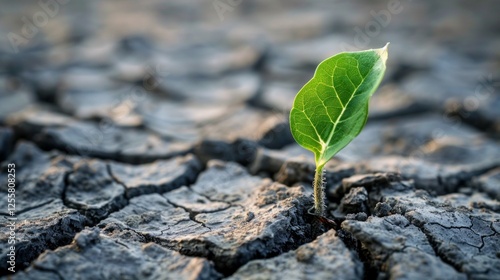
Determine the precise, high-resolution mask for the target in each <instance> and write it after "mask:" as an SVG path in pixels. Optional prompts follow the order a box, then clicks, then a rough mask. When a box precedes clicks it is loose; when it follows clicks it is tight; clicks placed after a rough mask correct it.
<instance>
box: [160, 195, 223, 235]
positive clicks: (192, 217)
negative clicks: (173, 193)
mask: <svg viewBox="0 0 500 280" xmlns="http://www.w3.org/2000/svg"><path fill="white" fill-rule="evenodd" d="M165 200H167V202H168V203H170V204H171V205H173V206H174V207H177V208H181V209H183V210H184V211H186V212H187V213H188V214H189V219H190V220H191V221H193V222H195V223H197V224H200V225H201V226H202V227H204V228H207V229H208V230H209V231H212V229H211V228H210V227H208V226H207V225H205V223H203V222H200V221H198V220H196V215H198V214H200V213H206V212H196V211H192V210H191V209H189V208H187V207H184V206H181V205H179V204H176V203H173V202H172V201H170V200H169V199H167V198H165ZM228 208H229V207H228ZM226 209H227V208H226ZM208 213H209V212H208ZM212 213H213V212H212Z"/></svg>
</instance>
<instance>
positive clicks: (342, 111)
mask: <svg viewBox="0 0 500 280" xmlns="http://www.w3.org/2000/svg"><path fill="white" fill-rule="evenodd" d="M388 45H389V44H387V45H386V46H385V47H383V48H381V49H373V50H367V51H360V52H343V53H339V54H337V55H334V56H332V57H330V58H327V59H326V60H324V61H323V62H321V63H320V64H319V65H318V68H317V69H316V72H315V73H314V76H313V78H312V79H311V80H310V81H309V82H307V84H305V85H304V87H303V88H302V89H301V90H300V91H299V92H298V93H297V96H295V100H294V102H293V107H292V110H291V112H290V127H291V131H292V135H293V137H294V138H295V141H297V143H299V145H301V146H302V147H304V148H306V149H308V150H310V151H312V152H313V153H314V155H315V159H316V165H317V166H324V165H325V163H326V162H327V161H329V160H330V159H331V158H332V157H333V156H334V155H335V154H336V153H337V152H339V151H340V150H341V149H342V148H344V147H345V146H346V145H347V144H349V142H351V141H352V140H353V139H354V138H355V137H356V136H357V135H358V134H359V133H360V132H361V130H362V129H363V127H364V126H365V123H366V120H367V118H368V103H369V100H370V96H372V94H373V93H374V92H375V90H376V89H377V87H378V86H379V84H380V82H381V81H382V78H383V76H384V72H385V61H386V60H387V46H388Z"/></svg>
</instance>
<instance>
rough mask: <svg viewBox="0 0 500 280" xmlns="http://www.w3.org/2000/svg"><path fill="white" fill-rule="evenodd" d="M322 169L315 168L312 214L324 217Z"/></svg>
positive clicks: (320, 167) (319, 167)
mask: <svg viewBox="0 0 500 280" xmlns="http://www.w3.org/2000/svg"><path fill="white" fill-rule="evenodd" d="M323 167H324V165H320V166H317V167H316V173H315V174H314V182H313V186H314V214H316V215H318V216H324V214H325V190H324V188H323Z"/></svg>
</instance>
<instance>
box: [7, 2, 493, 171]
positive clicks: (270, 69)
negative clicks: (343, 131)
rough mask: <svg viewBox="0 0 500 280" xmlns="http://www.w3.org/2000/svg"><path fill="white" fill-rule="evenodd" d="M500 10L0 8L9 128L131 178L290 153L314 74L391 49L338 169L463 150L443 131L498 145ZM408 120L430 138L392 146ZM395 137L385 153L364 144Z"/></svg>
mask: <svg viewBox="0 0 500 280" xmlns="http://www.w3.org/2000/svg"><path fill="white" fill-rule="evenodd" d="M499 11H500V2H498V1H494V0H489V1H411V0H401V1H399V0H383V1H373V0H371V1H368V0H366V1H347V0H334V1H303V0H301V1H298V0H287V1H251V0H205V1H201V0H182V1H181V0H170V1H156V0H154V1H142V2H139V1H129V0H122V1H96V0H88V1H76V0H72V1H71V0H60V1H56V0H40V1H8V0H2V1H0V124H2V126H3V127H4V128H2V129H3V130H4V131H5V129H7V130H8V131H10V129H13V131H14V134H13V135H14V138H16V139H17V138H25V139H28V140H31V141H34V142H35V143H37V144H38V145H39V146H41V147H43V148H46V149H52V148H55V149H59V150H63V151H66V152H68V153H71V154H81V155H89V156H96V157H101V158H111V159H117V160H122V161H127V162H134V163H136V162H147V161H151V160H154V159H157V158H168V157H171V156H173V155H177V154H181V153H185V152H186V151H188V150H190V149H192V148H193V147H194V145H195V144H196V143H199V141H200V140H201V139H214V140H221V141H223V142H233V141H236V140H237V139H250V140H255V141H256V142H258V143H259V145H261V146H263V147H267V148H270V149H281V148H284V147H287V146H288V145H290V144H292V143H293V139H292V138H291V135H290V133H289V131H288V124H287V119H288V111H289V110H290V107H291V105H292V102H293V98H294V96H295V94H296V93H297V91H298V90H299V89H300V88H301V86H302V85H303V84H304V83H305V82H307V81H308V80H309V79H310V78H311V76H312V74H313V73H314V69H315V67H316V65H317V64H318V63H319V62H320V61H322V60H324V59H325V58H327V57H329V56H331V55H334V54H336V53H338V52H340V51H347V50H360V49H369V48H380V47H382V46H384V45H385V44H386V43H387V42H391V44H390V47H389V60H388V68H387V69H388V70H387V73H386V77H385V79H384V82H383V85H382V87H381V88H380V89H379V91H378V92H377V93H376V94H375V96H374V98H373V100H372V104H371V108H370V121H369V125H368V127H372V132H367V133H364V135H366V136H365V138H364V139H363V138H362V139H361V140H359V141H358V142H359V145H358V146H356V145H353V146H352V148H351V150H350V151H349V150H346V151H344V152H343V153H342V154H340V156H341V157H342V156H343V157H344V158H345V159H354V160H356V159H362V158H363V157H366V156H368V155H373V154H376V153H385V154H401V155H403V156H408V155H412V154H414V153H415V152H419V151H420V152H421V151H422V149H421V148H418V147H421V146H422V145H423V144H426V143H428V142H429V141H430V140H429V138H440V137H443V135H455V134H453V133H451V132H449V131H448V129H447V127H454V128H457V129H459V130H460V131H461V133H462V132H463V131H464V130H467V133H465V134H467V137H468V136H470V135H473V136H474V137H475V136H477V135H480V136H481V139H483V138H482V137H486V139H488V141H489V142H490V143H491V142H497V141H498V139H499V137H500V96H499V88H500V79H499V78H500V75H499V74H500V73H499V68H500V52H499V50H500V36H498V35H499V32H500V17H499V16H498V12H499ZM426 116H432V117H430V119H431V121H429V119H426V120H424V121H419V120H420V119H422V118H425V117H426ZM407 120H409V121H408V123H411V126H410V127H407V131H406V132H404V133H405V134H406V135H412V134H411V133H412V132H411V131H412V130H418V129H421V130H422V131H427V132H426V133H427V134H426V136H425V137H423V138H424V139H421V142H415V143H414V142H411V143H410V141H409V140H408V141H406V143H403V144H401V143H399V142H398V133H399V132H398V131H403V130H404V129H403V128H401V126H400V124H401V123H403V124H404V123H407ZM415 120H416V121H415ZM412 121H413V122H412ZM398 122H399V124H398ZM394 123H396V124H394ZM390 125H395V126H393V129H392V130H391V131H390V132H387V133H389V135H387V133H386V134H384V135H383V137H382V138H381V139H382V140H383V141H382V140H381V141H382V143H388V141H389V140H391V139H392V140H391V141H392V142H391V141H389V142H390V144H391V146H390V147H386V148H384V149H380V146H378V150H377V147H371V146H369V145H368V144H366V143H371V142H372V145H380V142H377V141H371V140H372V138H373V137H374V136H373V130H379V128H381V127H382V128H386V127H387V126H390ZM419 125H420V126H419ZM6 127H8V128H6ZM419 127H420V128H419ZM368 131H370V129H368ZM4 133H10V132H4ZM370 133H371V134H370ZM401 133H402V132H401ZM456 135H458V138H460V139H466V140H463V141H469V140H470V138H467V137H465V136H463V135H464V134H460V133H459V134H456ZM418 136H419V137H420V135H418ZM384 137H385V138H384ZM426 137H427V138H426ZM464 137H465V138H464ZM416 138H418V137H417V136H415V137H407V139H411V140H412V141H414V140H415V139H416ZM417 140H418V139H417ZM5 141H6V140H5ZM419 141H420V140H419ZM6 143H12V141H9V142H5V143H4V144H2V145H3V146H4V150H3V151H2V153H3V154H4V155H3V156H5V154H7V153H8V151H9V150H10V149H7V148H6V147H8V145H7V144H6ZM422 143H423V144H422ZM462 144H463V145H462V146H467V145H468V144H467V142H463V143H462ZM398 145H399V146H398ZM457 145H459V146H460V143H459V144H457ZM401 146H404V147H403V148H402V147H401ZM413 146H415V148H411V147H413ZM431 148H432V147H427V148H426V149H427V150H429V149H431ZM490 148H491V146H490ZM492 149H496V150H497V151H498V146H497V145H495V146H493V148H492ZM427 150H425V151H427ZM425 151H424V152H425ZM456 152H457V151H455V152H454V155H455V156H457V153H456ZM458 152H460V150H458ZM442 155H443V154H440V157H441V156H442ZM480 156H481V155H480ZM450 160H451V161H454V160H455V159H453V158H452V159H450ZM466 160H470V158H466ZM438 161H439V160H438Z"/></svg>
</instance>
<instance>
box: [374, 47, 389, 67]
mask: <svg viewBox="0 0 500 280" xmlns="http://www.w3.org/2000/svg"><path fill="white" fill-rule="evenodd" d="M389 44H390V42H388V43H387V44H385V46H384V47H383V48H380V49H376V50H375V52H376V53H377V54H378V55H379V56H380V58H381V59H382V61H383V62H384V63H385V62H386V61H387V56H388V53H387V49H388V47H389Z"/></svg>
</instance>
